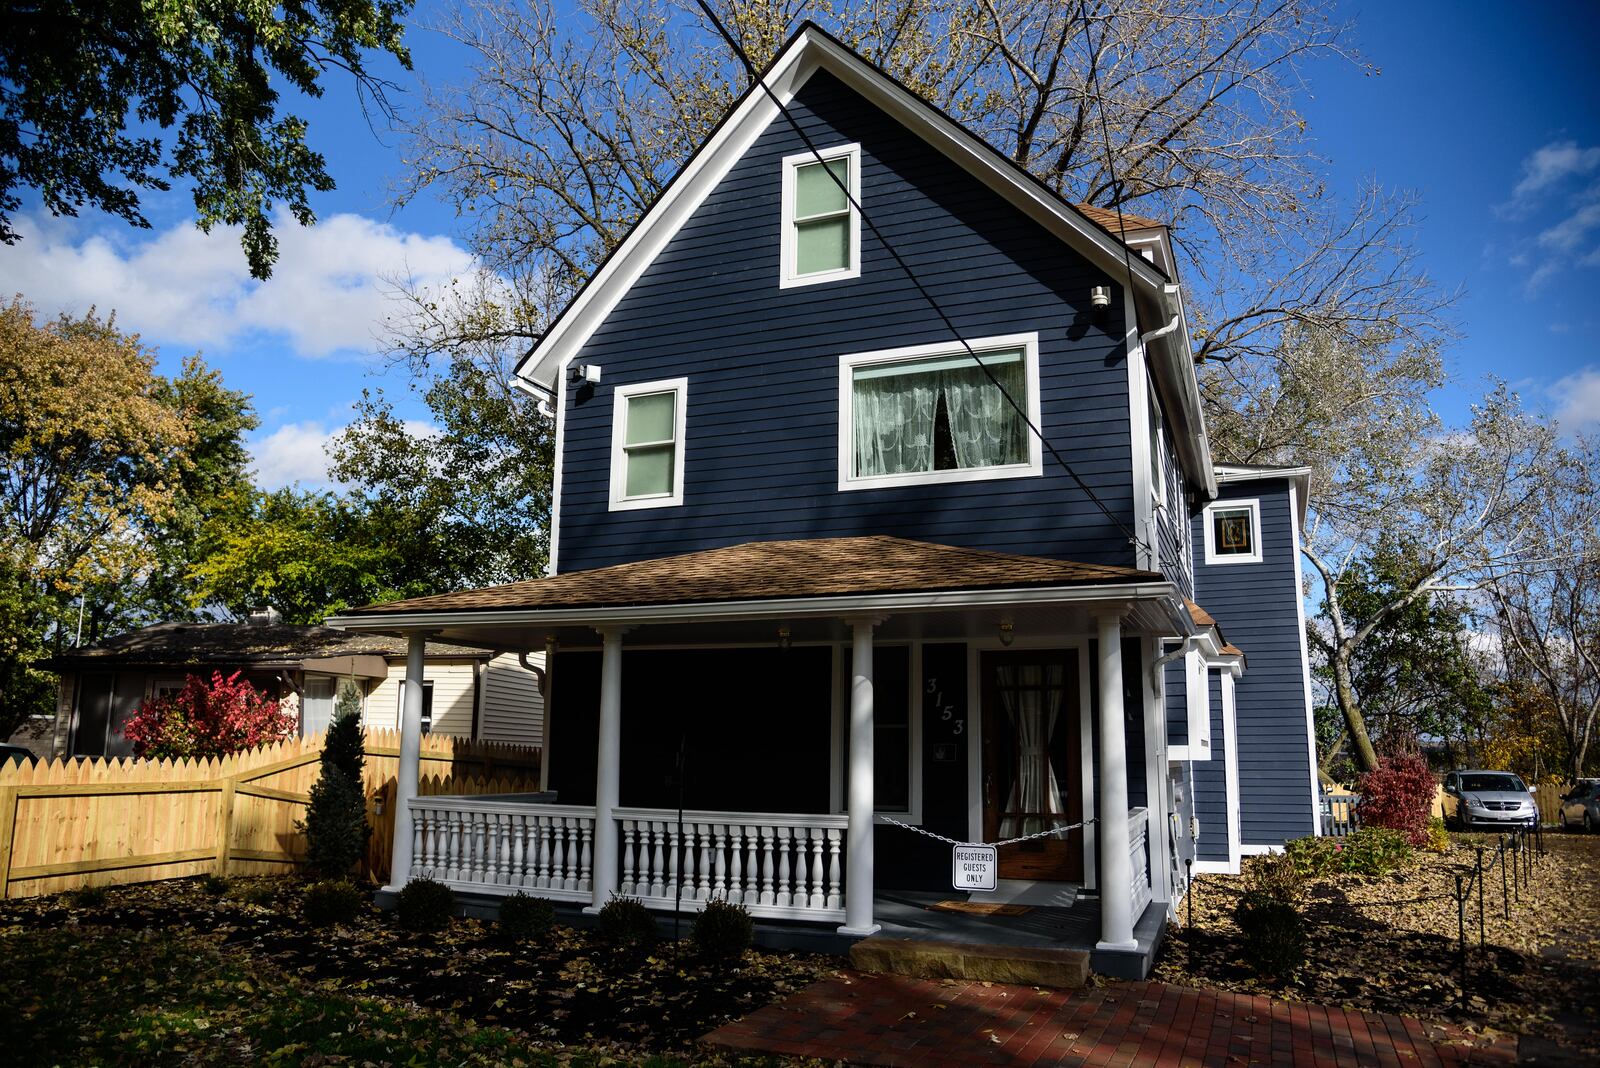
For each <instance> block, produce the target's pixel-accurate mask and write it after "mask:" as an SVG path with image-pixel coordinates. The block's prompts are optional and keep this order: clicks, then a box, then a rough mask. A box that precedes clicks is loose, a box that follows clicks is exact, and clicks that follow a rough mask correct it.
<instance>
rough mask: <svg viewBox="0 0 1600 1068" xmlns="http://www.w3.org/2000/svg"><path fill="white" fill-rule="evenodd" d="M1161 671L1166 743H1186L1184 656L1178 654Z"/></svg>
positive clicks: (1186, 711) (1187, 707)
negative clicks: (1164, 697)
mask: <svg viewBox="0 0 1600 1068" xmlns="http://www.w3.org/2000/svg"><path fill="white" fill-rule="evenodd" d="M1163 651H1164V652H1169V651H1171V650H1163ZM1162 672H1163V674H1162V693H1163V694H1165V695H1166V708H1167V745H1169V746H1172V745H1188V744H1189V697H1188V689H1187V687H1186V686H1185V685H1184V682H1185V679H1184V674H1185V672H1184V658H1183V657H1181V656H1180V657H1179V658H1178V659H1176V660H1170V661H1168V662H1167V665H1166V667H1164V668H1162Z"/></svg>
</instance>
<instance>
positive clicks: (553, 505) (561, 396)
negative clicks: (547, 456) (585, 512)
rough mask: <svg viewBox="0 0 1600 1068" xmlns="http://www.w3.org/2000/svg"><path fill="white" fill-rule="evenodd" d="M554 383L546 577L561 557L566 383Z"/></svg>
mask: <svg viewBox="0 0 1600 1068" xmlns="http://www.w3.org/2000/svg"><path fill="white" fill-rule="evenodd" d="M555 385H556V388H555V395H556V420H555V422H556V425H555V427H554V429H553V430H552V433H554V434H555V438H556V449H555V452H556V456H555V464H554V465H553V466H552V467H551V470H550V538H549V541H550V558H549V559H548V560H547V561H545V566H544V573H545V575H546V577H548V576H550V575H554V574H556V573H557V571H556V569H557V567H558V566H559V562H560V559H561V555H560V554H561V472H562V458H563V453H565V451H566V450H565V448H564V443H565V441H566V437H567V385H566V383H565V382H562V381H560V380H557V382H556V384H555Z"/></svg>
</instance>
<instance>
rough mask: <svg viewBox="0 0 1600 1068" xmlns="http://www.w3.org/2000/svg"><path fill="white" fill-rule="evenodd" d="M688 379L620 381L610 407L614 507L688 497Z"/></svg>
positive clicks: (679, 501) (654, 504) (668, 504)
mask: <svg viewBox="0 0 1600 1068" xmlns="http://www.w3.org/2000/svg"><path fill="white" fill-rule="evenodd" d="M688 404H689V380H688V379H687V378H670V379H666V380H664V381H661V382H641V383H639V384H637V385H632V386H618V387H617V390H616V400H615V402H614V406H613V408H612V412H611V510H612V511H613V512H616V511H622V510H624V509H630V508H669V507H672V506H674V505H680V504H682V503H683V442H684V429H685V426H686V424H685V414H686V413H685V409H686V408H687V407H688Z"/></svg>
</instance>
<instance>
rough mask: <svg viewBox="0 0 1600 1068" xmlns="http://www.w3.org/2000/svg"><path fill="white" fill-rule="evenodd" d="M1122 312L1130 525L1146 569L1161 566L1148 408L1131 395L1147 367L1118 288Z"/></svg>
mask: <svg viewBox="0 0 1600 1068" xmlns="http://www.w3.org/2000/svg"><path fill="white" fill-rule="evenodd" d="M1122 314H1123V318H1124V322H1125V324H1126V326H1127V328H1128V333H1127V338H1126V341H1125V344H1126V345H1127V349H1128V437H1129V443H1130V444H1131V445H1132V446H1133V447H1132V449H1131V450H1130V452H1131V455H1130V456H1129V460H1130V461H1131V462H1132V464H1133V471H1132V475H1133V529H1134V530H1136V531H1138V532H1139V535H1140V537H1139V542H1140V544H1139V549H1138V560H1139V566H1140V567H1142V568H1144V569H1145V570H1146V571H1157V570H1159V569H1160V567H1161V559H1160V558H1161V552H1160V549H1159V548H1158V547H1157V546H1158V544H1159V543H1158V535H1157V531H1156V509H1155V504H1154V501H1155V490H1154V488H1153V487H1152V486H1151V485H1150V408H1149V405H1148V404H1140V403H1138V402H1137V401H1136V400H1135V399H1134V398H1136V397H1143V396H1144V395H1145V392H1146V390H1147V389H1148V388H1149V387H1148V385H1147V383H1148V381H1149V378H1150V374H1149V368H1148V367H1146V365H1145V351H1144V342H1143V341H1141V340H1140V339H1139V321H1138V314H1139V313H1138V309H1137V308H1136V307H1135V303H1134V301H1132V300H1131V299H1129V294H1128V291H1127V290H1126V289H1124V290H1123V292H1122Z"/></svg>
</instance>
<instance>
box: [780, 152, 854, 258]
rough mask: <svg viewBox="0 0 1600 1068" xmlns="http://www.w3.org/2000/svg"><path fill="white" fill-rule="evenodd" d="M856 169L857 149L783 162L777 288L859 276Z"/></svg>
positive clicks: (800, 157) (805, 155) (805, 153)
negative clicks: (779, 267) (778, 283)
mask: <svg viewBox="0 0 1600 1068" xmlns="http://www.w3.org/2000/svg"><path fill="white" fill-rule="evenodd" d="M818 156H821V159H818V158H817V157H818ZM860 170H861V149H860V146H858V145H840V146H836V147H833V148H825V149H822V150H821V151H820V152H817V153H811V152H803V153H799V154H797V155H793V156H789V157H787V158H785V159H784V161H783V241H782V246H783V247H782V249H781V253H782V258H783V273H782V276H781V279H780V284H781V285H783V286H785V287H788V286H803V285H811V284H813V283H816V282H832V281H836V280H839V279H845V278H856V277H859V276H860V274H861V220H860V219H859V218H858V217H857V214H856V210H855V206H854V205H853V204H852V203H851V201H852V200H854V201H855V202H856V203H857V204H859V203H860V193H861V175H860Z"/></svg>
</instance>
